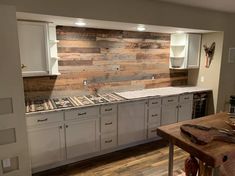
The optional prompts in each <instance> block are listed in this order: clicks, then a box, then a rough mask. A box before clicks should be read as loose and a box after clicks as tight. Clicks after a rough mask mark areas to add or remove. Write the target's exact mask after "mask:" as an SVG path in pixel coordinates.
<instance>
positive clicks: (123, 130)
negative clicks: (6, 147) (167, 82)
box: [27, 94, 193, 169]
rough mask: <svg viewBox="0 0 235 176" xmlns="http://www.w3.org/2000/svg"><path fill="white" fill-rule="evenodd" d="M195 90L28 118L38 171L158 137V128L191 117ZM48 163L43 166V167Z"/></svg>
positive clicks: (33, 159) (34, 166)
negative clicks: (189, 92)
mask: <svg viewBox="0 0 235 176" xmlns="http://www.w3.org/2000/svg"><path fill="white" fill-rule="evenodd" d="M192 106H193V94H183V95H177V96H168V97H163V98H159V97H157V98H150V99H149V100H147V99H146V100H137V101H129V102H122V103H119V104H109V105H101V106H93V107H86V108H78V109H75V110H66V111H65V112H53V113H44V114H38V115H36V114H35V115H31V116H30V117H27V126H28V138H29V148H30V156H31V161H32V167H33V169H35V168H36V169H37V168H44V167H45V166H50V165H52V164H57V163H60V162H61V161H64V162H66V159H67V160H68V161H69V160H70V159H76V158H80V157H81V158H83V157H86V158H87V157H89V156H92V154H94V153H96V152H99V151H103V150H110V149H116V148H117V147H118V146H125V145H126V146H128V145H130V144H134V143H137V142H142V141H144V140H146V139H147V138H148V139H152V138H153V139H154V138H157V137H158V136H157V128H158V127H159V126H161V125H168V124H172V123H176V122H178V121H184V120H188V119H191V118H192ZM43 166H44V167H43Z"/></svg>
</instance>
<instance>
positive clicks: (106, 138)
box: [101, 133, 117, 150]
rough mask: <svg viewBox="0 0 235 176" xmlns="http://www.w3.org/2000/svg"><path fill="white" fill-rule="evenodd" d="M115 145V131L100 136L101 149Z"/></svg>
mask: <svg viewBox="0 0 235 176" xmlns="http://www.w3.org/2000/svg"><path fill="white" fill-rule="evenodd" d="M116 146H117V133H111V134H108V135H102V136H101V150H105V149H110V148H114V147H116Z"/></svg>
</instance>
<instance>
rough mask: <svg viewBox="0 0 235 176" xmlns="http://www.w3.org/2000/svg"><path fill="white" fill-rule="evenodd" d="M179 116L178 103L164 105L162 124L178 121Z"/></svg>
mask: <svg viewBox="0 0 235 176" xmlns="http://www.w3.org/2000/svg"><path fill="white" fill-rule="evenodd" d="M177 118H178V104H177V103H175V104H169V105H162V121H161V125H169V124H172V123H176V122H177Z"/></svg>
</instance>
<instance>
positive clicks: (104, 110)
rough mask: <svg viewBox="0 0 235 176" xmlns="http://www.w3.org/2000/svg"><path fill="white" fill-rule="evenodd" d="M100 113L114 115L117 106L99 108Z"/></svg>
mask: <svg viewBox="0 0 235 176" xmlns="http://www.w3.org/2000/svg"><path fill="white" fill-rule="evenodd" d="M100 112H101V114H116V113H117V104H113V105H104V106H101V108H100Z"/></svg>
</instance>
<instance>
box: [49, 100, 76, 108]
mask: <svg viewBox="0 0 235 176" xmlns="http://www.w3.org/2000/svg"><path fill="white" fill-rule="evenodd" d="M52 102H53V103H54V105H55V107H56V108H57V109H60V108H70V107H74V105H73V103H72V102H71V100H70V99H69V98H53V99H52Z"/></svg>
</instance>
